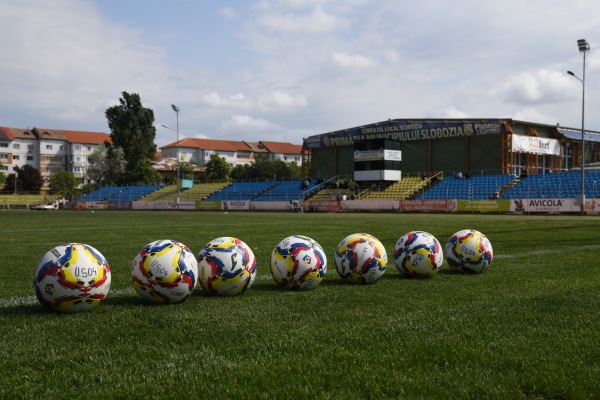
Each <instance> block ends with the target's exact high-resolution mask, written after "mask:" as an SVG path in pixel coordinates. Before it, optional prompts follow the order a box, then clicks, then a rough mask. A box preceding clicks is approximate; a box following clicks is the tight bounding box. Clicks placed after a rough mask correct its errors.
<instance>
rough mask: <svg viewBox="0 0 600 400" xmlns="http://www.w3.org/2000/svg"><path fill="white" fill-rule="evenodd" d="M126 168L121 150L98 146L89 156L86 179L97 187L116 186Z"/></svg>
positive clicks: (123, 153)
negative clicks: (96, 184)
mask: <svg viewBox="0 0 600 400" xmlns="http://www.w3.org/2000/svg"><path fill="white" fill-rule="evenodd" d="M126 166H127V162H126V161H125V152H124V151H123V149H122V148H120V147H114V146H100V147H98V148H97V149H96V150H94V151H93V152H92V154H90V166H89V168H88V178H90V179H91V180H92V181H94V182H96V183H98V184H99V185H110V184H116V183H118V182H120V180H121V178H122V176H123V174H124V173H125V168H126Z"/></svg>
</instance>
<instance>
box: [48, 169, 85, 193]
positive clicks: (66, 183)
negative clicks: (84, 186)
mask: <svg viewBox="0 0 600 400" xmlns="http://www.w3.org/2000/svg"><path fill="white" fill-rule="evenodd" d="M48 185H49V186H50V193H52V194H59V195H61V196H63V197H65V198H68V199H70V198H73V195H74V194H75V192H76V190H77V186H78V185H79V181H78V180H77V178H76V177H75V175H73V174H72V173H71V172H69V171H65V170H62V171H60V172H59V173H57V174H54V175H52V176H51V177H50V178H49V179H48Z"/></svg>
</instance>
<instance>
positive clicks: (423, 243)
mask: <svg viewBox="0 0 600 400" xmlns="http://www.w3.org/2000/svg"><path fill="white" fill-rule="evenodd" d="M443 262H444V252H443V250H442V246H441V245H440V242H439V241H438V240H437V239H436V238H435V236H433V235H432V234H430V233H427V232H423V231H412V232H408V233H406V234H404V235H402V236H401V237H400V239H398V242H396V246H395V247H394V264H395V265H396V268H397V269H398V271H399V272H400V273H401V274H402V275H405V276H410V277H414V278H431V277H433V276H434V275H436V274H437V272H438V270H439V269H440V268H441V266H442V263H443Z"/></svg>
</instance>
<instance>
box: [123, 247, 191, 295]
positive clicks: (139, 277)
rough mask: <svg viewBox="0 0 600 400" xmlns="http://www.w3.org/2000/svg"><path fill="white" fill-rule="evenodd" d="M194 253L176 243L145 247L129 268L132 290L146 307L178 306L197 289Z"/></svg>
mask: <svg viewBox="0 0 600 400" xmlns="http://www.w3.org/2000/svg"><path fill="white" fill-rule="evenodd" d="M197 276H198V264H197V263H196V258H195V257H194V253H192V252H191V251H190V249H189V248H188V247H187V246H186V245H184V244H183V243H180V242H178V241H175V240H156V241H154V242H151V243H148V244H147V245H146V246H144V247H143V248H142V249H141V250H140V251H139V253H138V254H137V256H136V257H135V259H134V260H133V264H132V266H131V280H132V281H133V288H134V289H135V291H136V292H137V294H138V296H140V298H141V299H142V300H144V301H146V302H148V303H155V304H158V303H180V302H182V301H184V300H185V299H187V298H188V297H189V296H190V295H191V294H192V293H193V292H194V287H195V286H196V280H197Z"/></svg>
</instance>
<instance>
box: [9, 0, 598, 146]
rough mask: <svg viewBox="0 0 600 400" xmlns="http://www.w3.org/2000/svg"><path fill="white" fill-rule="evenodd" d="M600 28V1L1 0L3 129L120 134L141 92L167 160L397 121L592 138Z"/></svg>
mask: <svg viewBox="0 0 600 400" xmlns="http://www.w3.org/2000/svg"><path fill="white" fill-rule="evenodd" d="M598 15H600V2H598V1H595V0H571V1H569V2H566V1H564V0H528V1H522V0H486V1H481V0H455V1H451V2H450V1H442V0H419V1H414V0H343V1H341V0H0V26H1V27H2V33H1V34H0V48H1V49H2V53H3V54H2V56H1V57H0V90H1V95H0V126H6V127H11V128H33V127H37V128H47V129H66V130H81V131H95V132H106V133H110V130H109V128H108V123H107V121H106V117H105V111H106V109H107V108H109V107H111V106H113V105H116V104H118V103H119V98H120V97H121V96H122V92H128V93H137V94H139V95H140V98H141V101H142V105H143V106H144V107H147V108H150V109H152V110H153V111H154V117H155V126H156V129H157V135H156V143H157V145H158V146H159V147H161V146H165V145H167V144H169V143H173V142H175V141H176V135H177V134H176V132H175V131H176V130H177V127H179V138H180V139H183V138H210V139H226V140H245V141H259V140H262V141H280V142H289V143H294V144H302V139H303V138H306V137H308V136H312V135H317V134H321V133H326V132H331V131H336V130H341V129H346V128H351V127H356V126H360V125H364V124H370V123H375V122H380V121H385V120H387V119H390V118H392V119H394V118H399V119H404V118H407V119H410V118H512V119H515V120H519V121H530V122H536V123H542V124H551V125H555V124H560V125H561V126H565V127H572V128H577V129H581V124H582V94H583V93H582V92H583V90H582V89H583V85H582V82H581V81H578V80H577V79H576V78H574V77H572V76H570V75H568V74H567V73H566V71H568V70H570V71H573V72H574V73H575V74H576V75H577V76H578V77H579V79H582V78H583V57H582V56H581V54H580V53H579V50H578V47H577V39H581V38H584V39H586V40H587V41H588V42H589V43H590V46H591V51H590V52H589V54H588V55H587V57H586V69H585V72H586V75H585V120H584V121H585V127H586V129H590V130H598V131H600V113H599V112H598V109H599V107H600V96H599V95H598V93H599V89H600V24H599V23H598ZM596 46H597V47H596ZM596 49H599V50H598V51H596ZM171 104H175V105H177V107H178V108H179V110H180V111H179V113H178V115H177V114H176V113H175V112H174V111H173V109H172V108H171ZM177 124H178V125H177ZM162 125H166V126H167V127H169V128H170V129H168V128H164V127H162ZM174 130H175V131H174Z"/></svg>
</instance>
